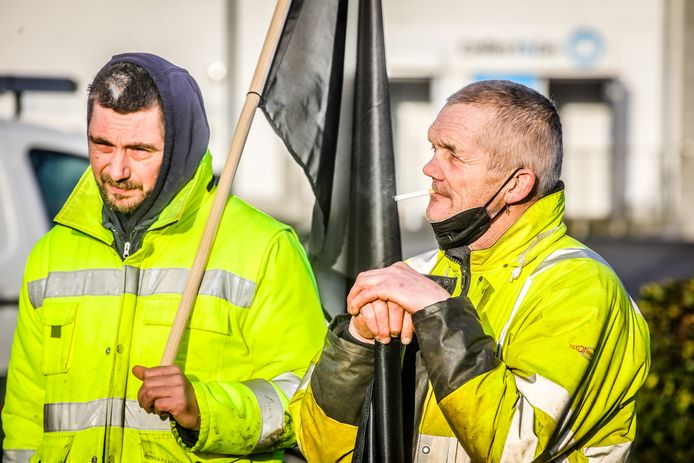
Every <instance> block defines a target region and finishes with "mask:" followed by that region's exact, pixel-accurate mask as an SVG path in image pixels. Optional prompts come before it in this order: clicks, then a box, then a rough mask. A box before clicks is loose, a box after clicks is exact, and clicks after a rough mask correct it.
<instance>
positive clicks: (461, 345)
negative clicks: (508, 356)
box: [412, 296, 500, 402]
mask: <svg viewBox="0 0 694 463" xmlns="http://www.w3.org/2000/svg"><path fill="white" fill-rule="evenodd" d="M412 321H413V322H414V327H415V331H416V333H417V340H418V341H419V346H420V349H421V352H422V359H423V360H424V366H425V367H426V369H427V373H428V374H429V379H430V380H431V384H432V387H433V389H434V394H435V395H436V399H437V400H438V401H439V402H440V401H441V400H442V399H443V398H444V397H446V396H447V395H448V394H450V393H451V392H453V391H455V390H456V389H458V388H459V387H460V386H462V385H463V384H465V383H466V382H467V381H469V380H471V379H473V378H475V377H477V376H479V375H481V374H484V373H486V372H488V371H491V370H493V369H494V368H496V367H497V366H498V365H499V363H500V361H499V359H497V358H496V357H495V355H494V351H495V347H496V346H495V343H494V339H493V338H492V337H491V336H488V335H487V334H485V332H484V329H483V328H482V323H481V322H480V319H479V317H478V316H477V311H476V310H475V308H474V306H473V305H472V302H470V300H469V299H468V298H467V297H462V296H461V297H452V298H450V299H447V300H445V301H441V302H437V303H436V304H432V305H430V306H429V307H426V308H424V309H422V310H420V311H419V312H417V313H415V314H414V315H413V316H412Z"/></svg>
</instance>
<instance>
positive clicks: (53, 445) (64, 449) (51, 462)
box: [31, 433, 74, 463]
mask: <svg viewBox="0 0 694 463" xmlns="http://www.w3.org/2000/svg"><path fill="white" fill-rule="evenodd" d="M73 440H74V435H73V434H63V433H47V434H44V436H43V440H42V441H41V445H40V446H39V448H38V449H36V453H35V454H34V456H33V457H31V462H32V463H64V462H67V461H68V459H70V460H71V459H72V458H70V448H71V447H72V441H73Z"/></svg>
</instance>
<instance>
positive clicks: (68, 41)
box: [0, 0, 665, 226]
mask: <svg viewBox="0 0 694 463" xmlns="http://www.w3.org/2000/svg"><path fill="white" fill-rule="evenodd" d="M0 1H1V2H2V5H1V8H0V10H1V11H2V14H0V73H31V74H38V75H68V76H72V77H74V78H76V79H77V80H78V82H79V86H80V87H79V91H78V93H77V94H76V95H74V96H70V97H66V96H57V95H50V96H47V95H29V96H27V97H26V98H25V109H26V111H25V114H26V119H28V120H40V121H42V122H47V123H50V124H52V125H57V126H60V127H63V128H68V129H71V130H77V131H83V130H84V118H85V108H84V105H85V87H86V84H87V83H88V82H89V81H90V80H91V78H92V76H93V75H94V73H95V72H96V71H97V70H98V69H99V68H100V66H101V65H102V64H103V63H104V62H106V60H107V59H108V58H109V57H110V56H111V55H112V54H114V53H118V52H123V51H132V50H146V51H152V52H154V53H159V54H161V55H163V56H165V57H167V58H169V59H170V60H171V61H173V62H175V63H176V64H179V65H181V66H183V67H185V68H187V69H188V70H189V71H190V72H191V74H192V75H193V76H194V77H195V78H196V79H197V80H198V83H199V84H200V86H201V88H202V92H203V95H204V98H205V103H206V105H207V110H208V115H209V117H210V123H211V126H212V143H211V147H212V149H213V152H214V154H215V167H216V169H217V170H219V169H221V165H222V162H223V159H224V157H225V156H226V151H227V149H228V146H229V140H230V139H231V134H232V130H233V127H234V125H235V123H236V117H237V115H238V111H239V109H240V106H241V103H242V101H243V97H244V95H245V93H246V90H247V86H248V84H249V82H250V77H251V74H252V72H253V70H254V68H255V63H256V59H257V56H258V52H259V50H260V47H261V44H262V40H263V38H264V35H265V32H266V29H267V25H268V22H269V18H270V16H271V13H272V9H273V8H274V2H273V1H271V0H265V1H257V0H231V1H232V2H233V3H227V2H225V1H224V0H205V1H203V2H192V1H184V0H148V1H145V2H142V1H135V0H122V1H118V2H104V1H91V2H87V1H78V0H62V1H60V2H46V1H40V0H0ZM664 1H665V0H649V1H645V2H634V1H632V0H611V1H609V2H605V1H603V0H584V1H582V2H580V3H576V2H557V1H556V0H524V1H522V2H519V1H516V0H495V1H494V0H490V1H487V2H480V1H476V0H431V1H428V2H422V1H419V0H383V10H384V17H385V34H386V48H387V60H388V64H389V73H390V75H391V77H422V76H424V77H429V78H431V79H432V80H431V83H432V104H431V106H430V112H431V119H433V117H434V116H435V113H436V112H437V111H438V109H439V108H440V106H441V105H442V103H443V101H444V99H445V97H446V96H448V95H449V94H450V93H451V92H453V91H454V90H456V89H458V88H459V87H460V86H462V85H463V84H465V83H467V82H469V81H471V80H472V79H473V78H474V77H475V76H476V75H478V74H504V75H507V74H527V75H534V76H536V77H537V78H538V79H539V85H540V86H541V85H543V84H542V82H543V79H546V78H549V77H555V78H556V77H572V76H573V77H591V76H592V77H612V78H617V79H619V80H620V81H621V82H622V83H623V84H624V86H625V88H626V90H627V92H628V95H629V98H630V108H629V109H630V112H629V119H628V135H629V140H628V145H629V152H628V156H629V158H628V159H627V191H626V198H627V201H628V204H627V207H628V208H629V209H631V211H630V213H632V214H633V215H635V216H636V217H650V216H651V214H653V213H654V211H655V212H656V213H657V211H658V208H659V207H660V206H661V198H660V192H661V188H662V187H663V185H661V184H660V179H661V172H660V169H661V162H662V160H661V159H660V146H661V145H662V143H663V140H662V132H663V130H664V129H663V126H662V122H661V121H662V120H663V109H662V104H661V100H662V95H663V86H664V79H663V61H664V44H663V35H664V30H663V29H664V25H663V24H664V17H663V15H664ZM227 5H233V8H232V11H233V12H234V14H233V17H232V18H231V19H230V20H229V18H228V16H230V15H228V14H227ZM227 22H228V24H229V27H230V28H231V29H230V31H231V34H230V33H229V30H228V29H227ZM579 29H587V30H591V31H594V32H595V33H596V34H597V36H599V37H600V38H601V39H602V42H603V48H602V52H601V53H600V54H599V55H598V56H597V57H596V59H595V60H592V61H590V62H584V63H581V62H579V61H577V60H576V59H574V58H572V55H571V54H570V53H569V48H567V42H568V41H569V40H570V38H571V37H572V34H574V33H575V32H576V31H577V30H579ZM229 36H232V37H234V40H235V43H234V46H233V48H232V49H231V51H230V50H229V49H228V48H227V47H228V42H229ZM485 44H486V45H487V46H488V45H489V44H492V45H496V46H497V47H499V46H500V47H501V48H500V50H501V51H499V50H497V52H496V53H492V54H490V53H485V52H483V49H484V46H485ZM519 44H524V46H525V48H523V47H521V46H520V45H519ZM230 56H233V60H234V62H233V63H229V62H228V59H229V57H230ZM214 63H221V64H222V67H224V66H226V67H227V68H228V76H227V77H226V78H222V79H221V80H215V79H214V78H212V77H211V72H210V67H211V66H212V65H213V64H214ZM217 66H219V64H217ZM230 101H232V102H233V104H231V105H229V102H230ZM424 111H426V110H424ZM10 114H11V104H10V98H9V97H8V96H1V95H0V117H7V116H9V115H10ZM417 118H418V121H421V120H424V119H425V117H423V113H422V110H420V111H418V116H417ZM426 129H427V127H425V126H423V127H421V137H423V138H424V137H426ZM413 130H414V129H413ZM416 168H417V170H419V169H420V168H421V166H416ZM234 191H235V192H236V193H238V194H239V195H241V196H242V197H244V198H246V199H249V200H250V201H251V202H253V203H254V204H256V205H258V206H259V207H261V208H262V209H265V210H267V211H268V212H270V213H273V214H275V215H278V216H280V218H282V219H285V220H288V221H291V222H295V223H301V224H304V225H305V226H307V225H308V223H309V222H310V213H311V212H310V211H311V207H312V205H313V198H312V195H311V193H310V191H309V188H308V184H307V182H306V181H305V179H303V176H302V174H301V173H300V171H299V169H298V167H297V166H296V165H295V163H294V162H293V161H291V160H290V158H289V156H288V155H287V153H286V152H285V151H284V149H283V147H282V145H281V143H280V141H279V140H278V139H277V137H276V136H275V135H274V133H273V132H272V130H271V129H270V128H269V126H268V125H267V123H266V122H265V119H264V116H263V115H262V114H261V113H260V112H258V114H257V115H256V119H255V122H254V125H253V128H252V131H251V134H250V136H249V139H248V143H247V148H246V151H245V154H244V157H243V159H242V161H241V165H240V168H239V172H238V174H237V180H236V183H235V186H234Z"/></svg>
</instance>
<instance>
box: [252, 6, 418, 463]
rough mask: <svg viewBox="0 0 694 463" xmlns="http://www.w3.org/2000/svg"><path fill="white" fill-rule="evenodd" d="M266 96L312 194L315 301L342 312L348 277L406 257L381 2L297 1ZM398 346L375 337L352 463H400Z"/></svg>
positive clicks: (266, 107) (269, 115)
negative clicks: (368, 398) (367, 398)
mask: <svg viewBox="0 0 694 463" xmlns="http://www.w3.org/2000/svg"><path fill="white" fill-rule="evenodd" d="M349 6H350V7H356V6H357V2H356V1H353V2H351V3H350V4H349ZM353 18H358V20H357V25H356V26H355V25H354V23H352V22H350V21H349V20H351V19H353ZM354 37H356V41H355V40H353V38H354ZM262 96H263V101H264V104H263V110H264V112H265V115H266V116H267V118H268V120H269V122H270V125H271V126H272V127H273V128H274V130H275V132H277V134H278V135H279V136H280V138H282V140H283V141H284V143H285V145H286V146H287V149H288V150H289V151H290V153H291V154H292V156H293V157H294V159H295V160H296V161H297V162H298V163H299V164H300V165H301V166H302V168H303V170H304V172H305V173H306V176H307V177H308V179H309V182H310V184H311V187H312V189H313V192H314V194H315V196H316V205H315V207H314V215H313V224H312V227H311V238H310V240H309V246H308V252H309V256H310V258H311V262H312V265H313V268H314V271H315V273H316V277H317V280H318V283H319V288H320V292H321V300H322V301H323V304H324V306H325V305H328V306H329V305H330V304H331V303H332V304H333V307H332V310H330V309H331V308H330V307H329V312H331V313H332V314H335V313H337V312H340V311H344V300H345V295H346V290H347V289H349V286H348V285H347V284H346V282H345V279H347V280H348V281H353V279H354V278H355V277H356V275H357V274H358V273H359V272H361V271H364V270H368V269H372V268H380V267H385V266H387V265H390V264H392V263H394V262H396V261H399V260H401V259H402V251H401V244H400V227H399V224H398V213H397V206H396V203H395V201H394V200H393V195H394V194H395V165H394V157H393V135H392V126H391V119H390V95H389V88H388V76H387V73H386V63H385V46H384V39H383V19H382V12H381V2H380V0H359V2H358V14H351V11H350V10H348V1H347V0H294V1H293V2H292V6H291V9H290V12H289V15H288V19H287V22H286V24H285V28H284V31H283V35H282V38H281V41H280V44H279V46H278V50H277V53H276V55H275V59H274V61H273V66H272V69H271V70H270V74H269V76H268V80H267V83H266V85H265V89H264V91H263V95H262ZM336 307H337V308H336ZM399 346H400V344H399V343H397V342H395V341H394V342H392V343H391V344H390V345H387V346H383V345H381V344H380V343H377V349H376V371H375V374H374V383H373V400H374V401H373V405H372V407H370V408H369V407H368V402H367V405H366V406H365V408H364V411H365V413H364V417H363V422H362V425H361V426H360V431H359V437H358V439H357V443H356V449H355V453H354V461H359V462H364V463H365V462H371V461H381V462H385V463H387V462H400V461H404V450H403V429H402V408H401V405H402V400H401V383H400V347H399ZM374 420H375V421H374ZM367 422H368V425H367Z"/></svg>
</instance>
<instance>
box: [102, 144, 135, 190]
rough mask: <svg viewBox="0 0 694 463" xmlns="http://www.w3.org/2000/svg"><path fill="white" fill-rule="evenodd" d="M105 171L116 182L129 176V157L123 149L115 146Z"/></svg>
mask: <svg viewBox="0 0 694 463" xmlns="http://www.w3.org/2000/svg"><path fill="white" fill-rule="evenodd" d="M107 173H108V175H109V177H111V178H112V179H113V180H114V181H116V182H118V181H121V180H127V179H128V178H130V158H129V156H128V153H127V151H126V150H125V149H121V148H117V149H116V150H115V151H114V153H113V157H111V162H109V164H108V167H107Z"/></svg>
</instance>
